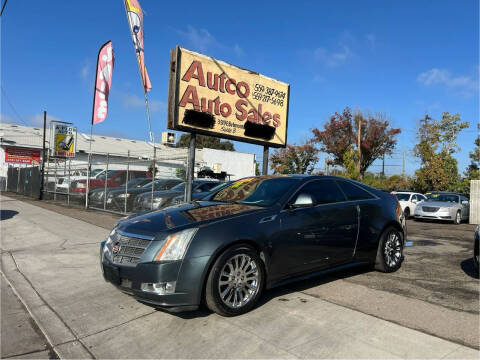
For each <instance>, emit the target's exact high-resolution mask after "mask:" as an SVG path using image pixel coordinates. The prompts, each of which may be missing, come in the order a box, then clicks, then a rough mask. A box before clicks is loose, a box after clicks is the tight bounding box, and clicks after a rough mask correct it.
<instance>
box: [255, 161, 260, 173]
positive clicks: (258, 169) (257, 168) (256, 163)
mask: <svg viewBox="0 0 480 360" xmlns="http://www.w3.org/2000/svg"><path fill="white" fill-rule="evenodd" d="M255 175H256V176H258V175H260V166H259V165H258V162H256V161H255Z"/></svg>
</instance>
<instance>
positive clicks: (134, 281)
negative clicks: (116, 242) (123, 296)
mask: <svg viewBox="0 0 480 360" xmlns="http://www.w3.org/2000/svg"><path fill="white" fill-rule="evenodd" d="M104 246H105V242H103V243H102V244H101V245H100V259H101V268H102V274H103V278H104V279H105V281H107V282H110V283H111V284H113V285H115V286H116V287H117V288H118V289H119V290H121V291H123V292H126V293H128V294H130V295H132V296H134V297H135V299H136V300H138V301H140V302H142V303H144V304H147V305H150V306H153V307H159V308H163V309H166V310H169V311H187V310H195V309H197V308H198V306H199V304H200V302H201V296H202V291H203V279H204V274H205V272H206V268H207V265H208V261H209V258H210V257H209V256H203V257H197V258H191V259H184V260H180V261H171V262H166V263H156V262H149V263H139V264H137V265H136V266H131V265H130V266H124V265H119V264H115V263H113V262H112V261H111V260H110V259H109V258H108V257H107V256H105V255H104V251H103V248H104ZM166 282H170V283H173V282H175V290H174V292H172V293H167V294H162V295H159V294H155V293H151V292H148V291H145V290H142V283H166Z"/></svg>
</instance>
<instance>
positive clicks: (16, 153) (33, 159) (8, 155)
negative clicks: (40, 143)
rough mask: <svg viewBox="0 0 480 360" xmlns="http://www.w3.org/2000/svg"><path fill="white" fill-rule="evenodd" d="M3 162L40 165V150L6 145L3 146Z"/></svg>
mask: <svg viewBox="0 0 480 360" xmlns="http://www.w3.org/2000/svg"><path fill="white" fill-rule="evenodd" d="M5 162H6V163H14V164H29V165H34V166H35V165H40V150H37V149H26V148H17V147H10V146H7V147H6V148H5Z"/></svg>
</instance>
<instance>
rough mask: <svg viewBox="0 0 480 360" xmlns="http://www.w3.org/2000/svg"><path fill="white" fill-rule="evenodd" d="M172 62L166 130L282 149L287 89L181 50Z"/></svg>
mask: <svg viewBox="0 0 480 360" xmlns="http://www.w3.org/2000/svg"><path fill="white" fill-rule="evenodd" d="M170 61H171V67H170V84H169V94H168V123H167V126H168V128H169V129H172V130H180V131H187V132H196V133H200V134H204V135H213V136H217V137H221V138H227V139H232V140H236V141H243V142H250V143H254V144H260V145H266V146H271V147H285V145H286V143H287V123H288V101H289V92H290V86H289V85H288V84H286V83H283V82H280V81H277V80H274V79H271V78H268V77H266V76H263V75H260V74H258V73H256V72H253V71H249V70H245V69H241V68H239V67H236V66H233V65H230V64H227V63H225V62H223V61H220V60H216V59H214V58H211V57H208V56H205V55H201V54H198V53H195V52H192V51H189V50H186V49H184V48H181V47H177V48H176V49H175V50H172V52H171V56H170Z"/></svg>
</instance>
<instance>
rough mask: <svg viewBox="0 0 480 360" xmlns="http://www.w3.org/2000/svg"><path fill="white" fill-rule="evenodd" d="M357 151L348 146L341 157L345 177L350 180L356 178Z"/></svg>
mask: <svg viewBox="0 0 480 360" xmlns="http://www.w3.org/2000/svg"><path fill="white" fill-rule="evenodd" d="M357 163H358V151H357V150H355V147H354V146H353V145H350V146H349V147H348V149H347V151H345V154H344V155H343V168H344V169H345V176H346V177H348V178H350V179H357V178H358V167H357Z"/></svg>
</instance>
